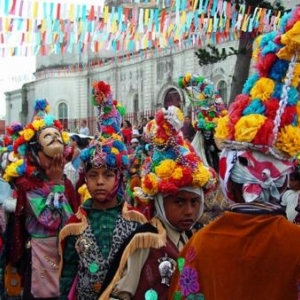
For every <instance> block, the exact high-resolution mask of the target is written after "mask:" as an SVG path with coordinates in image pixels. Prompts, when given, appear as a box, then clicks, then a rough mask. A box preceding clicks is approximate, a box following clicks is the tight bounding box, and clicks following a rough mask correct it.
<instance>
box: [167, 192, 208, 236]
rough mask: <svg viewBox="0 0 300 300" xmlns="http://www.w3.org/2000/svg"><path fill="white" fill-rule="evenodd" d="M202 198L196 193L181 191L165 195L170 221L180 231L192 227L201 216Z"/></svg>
mask: <svg viewBox="0 0 300 300" xmlns="http://www.w3.org/2000/svg"><path fill="white" fill-rule="evenodd" d="M201 205H203V204H202V199H201V196H199V195H198V194H196V193H193V192H188V191H180V192H178V193H177V194H176V195H175V196H173V195H170V196H167V197H164V208H165V213H166V217H167V219H168V221H169V222H170V224H171V225H172V226H174V227H175V228H177V229H178V230H179V231H185V230H188V229H190V228H191V227H192V225H193V224H194V222H195V221H196V220H197V218H198V217H199V210H200V209H201Z"/></svg>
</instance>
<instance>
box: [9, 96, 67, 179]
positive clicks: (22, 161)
mask: <svg viewBox="0 0 300 300" xmlns="http://www.w3.org/2000/svg"><path fill="white" fill-rule="evenodd" d="M48 112H49V104H48V101H47V100H46V99H40V100H36V101H35V104H34V115H33V118H32V121H31V123H28V124H27V125H26V126H25V127H24V128H23V127H22V125H21V124H12V125H11V126H10V127H8V132H9V134H10V135H11V136H12V138H13V140H14V142H13V150H14V153H15V155H16V156H18V157H19V159H18V160H16V161H15V162H13V163H12V164H10V165H9V166H8V167H7V168H6V170H5V174H4V176H3V177H4V179H5V180H6V181H11V180H13V178H17V177H20V176H24V175H27V176H29V175H31V174H33V172H34V171H35V170H36V166H33V165H32V164H29V161H28V160H27V155H28V153H29V151H31V153H32V155H33V156H34V157H35V156H36V152H37V151H38V150H41V149H42V147H41V145H39V142H38V136H39V134H40V132H41V131H42V130H43V129H45V128H48V127H53V128H56V129H57V130H58V131H59V132H60V134H61V137H62V141H63V143H64V144H65V145H67V143H68V142H69V135H68V133H67V132H64V131H63V126H62V124H61V123H60V121H59V120H58V119H56V118H55V117H54V116H52V115H50V114H48Z"/></svg>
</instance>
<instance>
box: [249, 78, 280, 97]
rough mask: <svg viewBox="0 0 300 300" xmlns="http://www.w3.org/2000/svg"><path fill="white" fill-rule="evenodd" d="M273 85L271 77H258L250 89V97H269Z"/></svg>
mask: <svg viewBox="0 0 300 300" xmlns="http://www.w3.org/2000/svg"><path fill="white" fill-rule="evenodd" d="M274 87H275V83H274V81H273V80H272V79H269V78H265V77H263V78H260V79H259V80H258V81H257V82H256V83H255V84H254V86H253V88H252V89H251V90H250V95H251V99H260V100H261V101H266V100H268V99H270V96H271V95H272V92H273V90H274Z"/></svg>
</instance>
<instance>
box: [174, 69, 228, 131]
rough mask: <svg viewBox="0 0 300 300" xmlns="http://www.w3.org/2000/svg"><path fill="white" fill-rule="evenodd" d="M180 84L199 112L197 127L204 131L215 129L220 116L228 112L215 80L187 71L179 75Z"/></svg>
mask: <svg viewBox="0 0 300 300" xmlns="http://www.w3.org/2000/svg"><path fill="white" fill-rule="evenodd" d="M178 85H179V87H180V88H182V89H183V91H184V93H185V95H186V96H187V98H188V99H189V100H190V104H191V105H192V106H193V107H194V109H195V111H196V113H197V123H196V128H197V129H198V130H204V131H208V130H213V129H214V128H215V127H216V125H217V120H218V118H220V117H222V116H225V115H226V114H227V109H226V106H225V104H224V102H223V99H222V97H221V96H220V95H219V93H218V91H217V90H216V89H215V87H214V84H213V82H212V81H210V80H209V79H207V78H204V77H201V76H199V75H192V74H190V73H187V74H185V75H184V76H180V77H179V79H178Z"/></svg>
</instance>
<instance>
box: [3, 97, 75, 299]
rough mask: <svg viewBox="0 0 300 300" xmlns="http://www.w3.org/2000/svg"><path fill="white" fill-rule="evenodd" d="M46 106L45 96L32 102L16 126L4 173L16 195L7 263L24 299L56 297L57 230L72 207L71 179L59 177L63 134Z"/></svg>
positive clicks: (64, 143)
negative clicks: (29, 114) (28, 115)
mask: <svg viewBox="0 0 300 300" xmlns="http://www.w3.org/2000/svg"><path fill="white" fill-rule="evenodd" d="M48 111H49V105H48V102H47V101H46V100H45V99H42V100H37V101H36V102H35V106H34V116H33V120H32V122H31V123H29V124H27V125H26V126H25V127H24V128H20V129H19V131H18V134H17V137H16V139H15V140H14V142H13V149H14V154H15V156H16V159H15V161H13V162H12V163H10V164H9V165H8V166H7V167H6V169H5V174H4V179H5V180H7V181H9V182H10V183H11V184H12V185H13V186H14V187H15V190H16V194H17V204H16V211H15V218H14V222H13V224H12V227H13V228H12V233H13V238H12V241H11V249H9V251H10V263H11V264H12V265H13V266H17V267H18V269H19V272H20V275H21V276H22V277H23V287H24V289H23V293H22V299H26V300H29V299H57V297H58V296H59V278H58V275H59V274H58V267H59V257H58V233H59V231H60V230H61V228H62V227H63V226H64V224H65V223H66V221H67V220H68V219H69V217H70V216H71V215H72V214H73V211H76V210H77V208H78V203H77V198H76V194H75V190H74V188H73V186H72V184H71V182H70V181H69V180H67V179H66V180H64V179H63V165H64V157H63V155H64V151H65V150H66V144H67V142H68V135H67V133H64V132H63V131H62V125H61V123H60V122H59V121H58V120H56V118H55V117H54V116H51V115H49V114H48ZM41 287H42V288H41Z"/></svg>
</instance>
